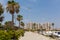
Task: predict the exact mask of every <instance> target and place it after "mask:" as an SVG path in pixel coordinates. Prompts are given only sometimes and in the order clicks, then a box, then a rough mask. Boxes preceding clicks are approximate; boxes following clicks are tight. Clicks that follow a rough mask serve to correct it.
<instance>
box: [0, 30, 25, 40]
mask: <svg viewBox="0 0 60 40" xmlns="http://www.w3.org/2000/svg"><path fill="white" fill-rule="evenodd" d="M20 36H24V30H10V31H4V30H0V40H12V39H11V38H13V37H14V38H15V39H16V40H18V38H19V37H20Z"/></svg>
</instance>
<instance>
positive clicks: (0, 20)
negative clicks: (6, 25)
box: [0, 3, 4, 23]
mask: <svg viewBox="0 0 60 40" xmlns="http://www.w3.org/2000/svg"><path fill="white" fill-rule="evenodd" d="M3 12H4V9H3V7H2V4H1V3H0V22H1V23H2V21H3V18H4V17H3V16H2V14H3Z"/></svg>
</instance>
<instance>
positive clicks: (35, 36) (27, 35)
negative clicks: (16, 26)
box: [19, 32, 54, 40]
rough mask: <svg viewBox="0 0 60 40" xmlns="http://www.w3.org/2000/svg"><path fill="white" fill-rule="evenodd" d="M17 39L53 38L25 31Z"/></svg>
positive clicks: (40, 39) (45, 39) (41, 39)
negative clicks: (22, 35)
mask: <svg viewBox="0 0 60 40" xmlns="http://www.w3.org/2000/svg"><path fill="white" fill-rule="evenodd" d="M19 40H54V39H52V38H49V37H46V36H43V35H40V34H37V33H33V32H25V35H24V37H20V38H19Z"/></svg>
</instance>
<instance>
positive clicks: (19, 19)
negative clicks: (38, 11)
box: [17, 15, 23, 28]
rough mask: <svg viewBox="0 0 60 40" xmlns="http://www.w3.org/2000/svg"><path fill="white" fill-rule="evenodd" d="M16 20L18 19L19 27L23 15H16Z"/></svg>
mask: <svg viewBox="0 0 60 40" xmlns="http://www.w3.org/2000/svg"><path fill="white" fill-rule="evenodd" d="M17 20H18V21H19V28H20V21H21V20H23V16H21V15H17Z"/></svg>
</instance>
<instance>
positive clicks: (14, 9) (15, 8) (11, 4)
mask: <svg viewBox="0 0 60 40" xmlns="http://www.w3.org/2000/svg"><path fill="white" fill-rule="evenodd" d="M19 8H20V6H19V4H18V3H17V2H15V1H14V0H12V1H8V3H7V7H6V10H7V12H10V14H11V15H12V23H13V25H14V13H19Z"/></svg>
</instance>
